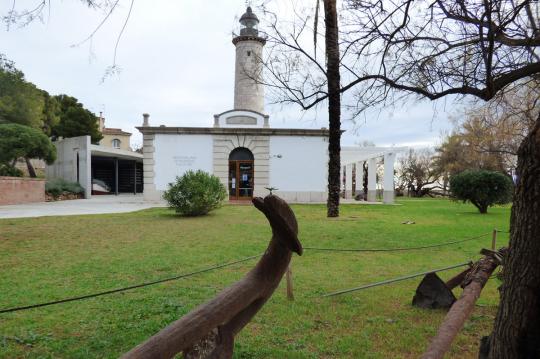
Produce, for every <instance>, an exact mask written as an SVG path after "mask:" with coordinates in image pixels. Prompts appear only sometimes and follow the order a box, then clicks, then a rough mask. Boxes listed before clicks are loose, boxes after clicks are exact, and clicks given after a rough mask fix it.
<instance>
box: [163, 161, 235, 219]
mask: <svg viewBox="0 0 540 359" xmlns="http://www.w3.org/2000/svg"><path fill="white" fill-rule="evenodd" d="M225 197H227V191H226V190H225V186H223V184H222V183H221V182H220V181H219V178H217V177H216V176H214V175H211V174H209V173H206V172H204V171H201V170H198V171H197V172H193V171H187V172H186V173H185V174H184V175H183V176H182V177H176V182H174V183H169V189H168V190H167V191H165V193H164V194H163V198H164V199H165V200H166V201H167V203H168V204H169V207H170V208H172V209H174V210H175V211H176V213H178V214H181V215H183V216H201V215H204V214H207V213H208V212H210V211H212V210H214V209H216V208H218V207H220V206H221V203H222V202H223V200H224V199H225Z"/></svg>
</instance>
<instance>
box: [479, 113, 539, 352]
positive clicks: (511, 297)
mask: <svg viewBox="0 0 540 359" xmlns="http://www.w3.org/2000/svg"><path fill="white" fill-rule="evenodd" d="M517 175H518V183H517V186H516V192H515V195H514V204H513V206H512V214H511V219H510V244H509V255H508V259H507V260H506V261H505V263H504V270H503V284H502V286H501V302H500V305H499V310H498V313H497V317H496V319H495V325H494V328H493V333H492V334H491V339H490V340H489V344H488V345H489V346H490V347H489V357H490V358H493V359H495V358H540V341H539V339H538V338H540V225H539V223H540V116H539V117H538V119H537V120H536V125H535V127H534V129H533V130H532V131H531V133H530V134H529V135H528V136H527V137H526V138H525V140H523V142H522V144H521V146H520V148H519V151H518V166H517Z"/></svg>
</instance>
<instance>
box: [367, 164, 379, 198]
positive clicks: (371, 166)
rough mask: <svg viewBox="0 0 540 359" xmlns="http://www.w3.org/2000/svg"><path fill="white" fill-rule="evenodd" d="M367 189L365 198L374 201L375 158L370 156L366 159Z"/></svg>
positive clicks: (375, 194)
mask: <svg viewBox="0 0 540 359" xmlns="http://www.w3.org/2000/svg"><path fill="white" fill-rule="evenodd" d="M367 187H368V191H367V200H368V201H369V202H375V201H376V200H377V159H376V158H370V159H369V160H368V184H367Z"/></svg>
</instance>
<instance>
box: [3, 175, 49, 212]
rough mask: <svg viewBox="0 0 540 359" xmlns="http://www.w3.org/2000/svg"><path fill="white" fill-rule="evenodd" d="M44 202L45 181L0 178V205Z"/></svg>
mask: <svg viewBox="0 0 540 359" xmlns="http://www.w3.org/2000/svg"><path fill="white" fill-rule="evenodd" d="M33 202H45V180H43V179H37V178H21V177H0V205H6V204H21V203H33Z"/></svg>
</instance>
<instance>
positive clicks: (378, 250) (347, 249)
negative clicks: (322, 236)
mask: <svg viewBox="0 0 540 359" xmlns="http://www.w3.org/2000/svg"><path fill="white" fill-rule="evenodd" d="M489 235H491V232H489V233H484V234H480V235H478V236H474V237H469V238H465V239H460V240H456V241H451V242H445V243H438V244H429V245H425V246H418V247H398V248H323V247H303V248H304V249H307V250H314V251H327V252H401V251H413V250H420V249H428V248H437V247H443V246H449V245H452V244H458V243H464V242H468V241H472V240H475V239H479V238H482V237H486V236H489Z"/></svg>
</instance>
